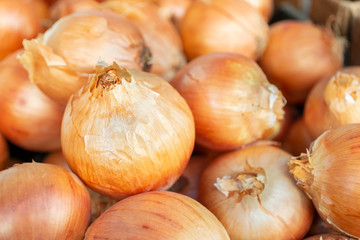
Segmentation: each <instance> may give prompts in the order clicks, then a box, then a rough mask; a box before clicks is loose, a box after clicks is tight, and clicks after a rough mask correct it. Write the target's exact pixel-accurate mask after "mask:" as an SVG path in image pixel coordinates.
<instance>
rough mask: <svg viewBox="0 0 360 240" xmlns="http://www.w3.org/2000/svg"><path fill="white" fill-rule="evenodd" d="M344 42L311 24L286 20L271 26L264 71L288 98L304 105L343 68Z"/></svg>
mask: <svg viewBox="0 0 360 240" xmlns="http://www.w3.org/2000/svg"><path fill="white" fill-rule="evenodd" d="M343 54H344V45H343V42H342V41H341V40H340V39H338V38H337V37H336V36H334V35H333V34H332V32H330V30H328V29H323V28H321V27H318V26H315V25H314V24H312V23H311V22H301V21H297V20H284V21H280V22H276V23H274V24H272V25H271V26H270V38H269V43H268V45H267V47H266V50H265V52H264V54H263V55H262V57H261V59H260V62H259V64H260V67H261V68H262V69H263V70H264V72H265V74H266V76H267V77H268V78H269V81H270V82H271V83H273V84H275V85H276V86H278V87H279V89H280V90H281V91H282V92H283V93H284V96H285V98H286V99H287V100H288V101H289V102H291V103H296V104H302V103H303V102H304V101H305V98H306V96H307V94H308V92H309V91H310V89H311V88H312V87H313V86H314V85H315V84H316V83H317V82H318V81H320V80H321V79H323V78H326V77H329V76H331V75H333V74H334V73H335V72H336V71H338V70H339V69H340V68H341V67H342V64H343Z"/></svg>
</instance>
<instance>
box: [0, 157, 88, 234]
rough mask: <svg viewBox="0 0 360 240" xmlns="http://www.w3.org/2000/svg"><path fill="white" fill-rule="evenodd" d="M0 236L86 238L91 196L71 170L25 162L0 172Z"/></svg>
mask: <svg viewBox="0 0 360 240" xmlns="http://www.w3.org/2000/svg"><path fill="white" fill-rule="evenodd" d="M0 218H1V219H2V221H1V222H0V239H3V240H7V239H9V240H10V239H11V240H23V239H37V240H45V239H59V240H60V239H70V240H72V239H74V240H76V239H82V238H83V237H84V234H85V231H86V228H87V227H88V224H89V220H90V197H89V193H88V192H87V190H86V188H85V186H84V184H83V183H82V182H81V181H80V180H79V179H78V178H77V177H76V176H75V175H74V174H71V173H70V172H69V171H68V170H65V169H64V168H61V167H58V166H54V165H50V164H45V163H35V162H33V163H24V164H20V165H15V166H13V167H11V168H9V169H7V170H3V171H1V172H0Z"/></svg>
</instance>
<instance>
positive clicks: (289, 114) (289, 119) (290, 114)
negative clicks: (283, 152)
mask: <svg viewBox="0 0 360 240" xmlns="http://www.w3.org/2000/svg"><path fill="white" fill-rule="evenodd" d="M284 112H285V114H284V118H283V119H282V122H281V127H280V130H279V133H278V134H277V135H276V137H274V138H273V140H274V141H278V142H283V141H284V139H285V138H286V135H287V134H288V132H289V131H290V128H291V126H292V124H293V123H294V121H295V120H296V118H298V117H299V116H300V115H301V114H302V109H299V108H297V107H296V106H293V105H289V104H286V105H285V106H284Z"/></svg>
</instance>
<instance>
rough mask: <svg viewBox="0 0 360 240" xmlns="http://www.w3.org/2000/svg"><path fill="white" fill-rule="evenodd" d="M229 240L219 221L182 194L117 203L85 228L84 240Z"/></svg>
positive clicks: (141, 196) (139, 197)
mask: <svg viewBox="0 0 360 240" xmlns="http://www.w3.org/2000/svg"><path fill="white" fill-rule="evenodd" d="M93 239H94V240H95V239H119V240H120V239H124V240H125V239H148V240H165V239H166V240H170V239H171V240H184V239H192V240H202V239H207V240H223V239H230V238H229V236H228V234H227V233H226V231H225V229H224V227H223V226H222V225H221V223H220V222H219V220H217V219H216V217H215V216H214V215H213V214H212V213H211V212H210V211H208V210H207V209H206V208H205V207H204V206H202V205H201V204H200V203H198V202H197V201H195V200H193V199H192V198H189V197H187V196H184V195H182V194H178V193H173V192H166V191H153V192H147V193H141V194H137V195H135V196H131V197H128V198H126V199H124V200H121V201H120V202H118V203H116V204H115V205H114V206H112V207H111V208H110V209H108V210H107V211H106V212H105V213H104V214H102V215H101V216H100V217H99V218H98V219H97V220H95V222H94V223H92V224H91V226H90V227H89V228H88V230H87V232H86V235H85V240H93Z"/></svg>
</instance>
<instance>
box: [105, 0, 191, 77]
mask: <svg viewBox="0 0 360 240" xmlns="http://www.w3.org/2000/svg"><path fill="white" fill-rule="evenodd" d="M102 7H104V8H105V9H110V10H112V11H113V12H115V13H118V14H120V15H122V16H124V17H125V18H127V19H129V20H130V21H131V22H133V23H134V24H135V25H136V26H137V27H138V28H139V29H140V31H141V33H142V35H143V37H144V40H145V43H146V45H147V46H148V47H149V49H150V52H151V54H152V66H151V70H150V72H151V73H154V74H156V75H159V76H160V77H162V78H164V79H165V80H168V81H169V80H170V79H171V78H172V77H173V76H174V75H175V73H176V72H177V71H178V70H179V69H180V68H181V67H182V66H183V65H184V64H185V63H186V59H185V55H184V53H183V47H182V42H181V38H180V35H179V33H178V32H177V30H176V28H175V27H174V26H173V25H172V23H171V22H169V21H168V20H165V19H163V18H161V16H160V15H159V13H158V11H157V9H156V7H155V6H153V4H151V3H150V2H147V1H144V0H136V1H135V0H108V1H105V2H104V3H103V4H102Z"/></svg>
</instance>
